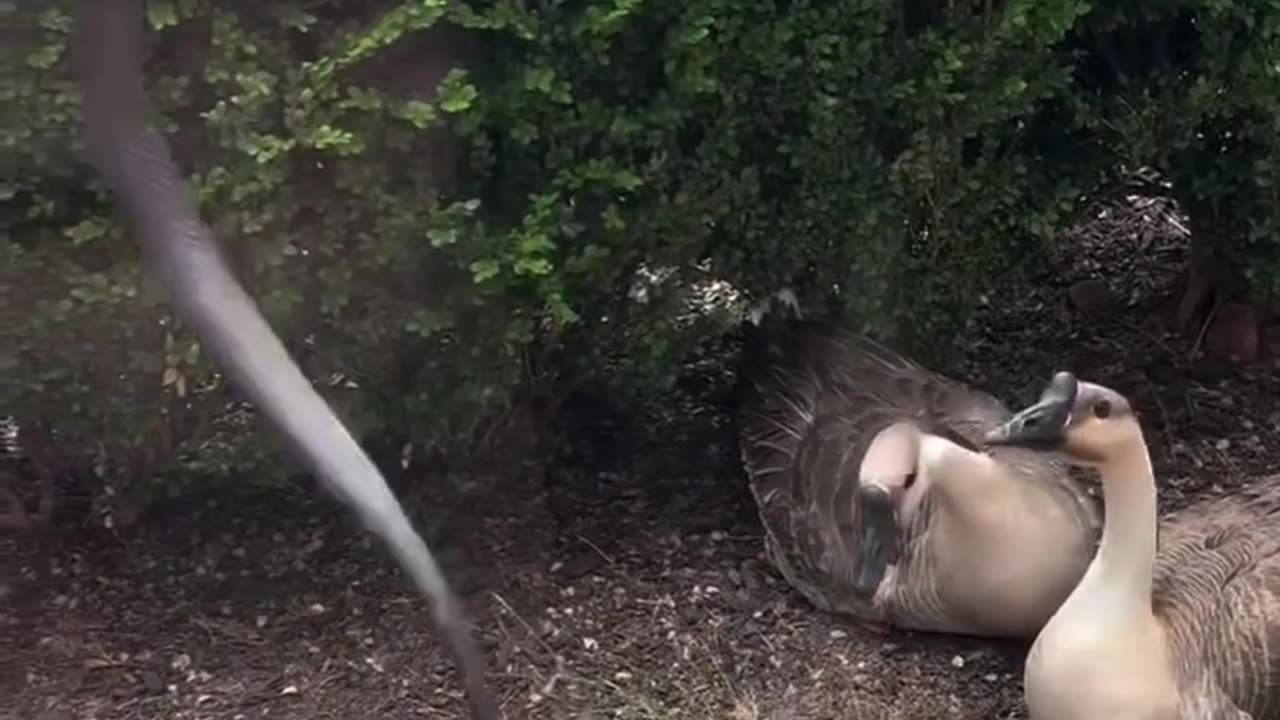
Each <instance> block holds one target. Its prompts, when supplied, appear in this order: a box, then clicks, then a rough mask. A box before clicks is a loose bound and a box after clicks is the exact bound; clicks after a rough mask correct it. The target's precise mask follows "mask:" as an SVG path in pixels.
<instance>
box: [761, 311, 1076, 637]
mask: <svg viewBox="0 0 1280 720" xmlns="http://www.w3.org/2000/svg"><path fill="white" fill-rule="evenodd" d="M752 320H753V321H757V322H758V321H759V316H758V315H757V316H756V317H754V318H752ZM772 325H774V327H771V328H769V329H768V330H765V329H757V330H755V331H752V330H750V329H749V333H748V343H747V347H746V350H745V352H744V366H743V373H742V377H741V382H742V390H743V395H742V405H741V408H740V423H741V436H740V443H741V451H742V457H743V462H744V465H745V467H746V471H747V474H748V476H749V479H750V485H751V491H752V494H753V495H754V497H755V501H756V504H757V507H758V510H759V513H760V517H761V519H762V521H763V524H764V527H765V533H766V541H765V544H766V552H767V555H768V557H769V560H770V562H771V563H772V564H773V565H774V566H775V567H776V568H777V569H778V570H779V572H780V573H781V574H782V575H783V576H784V577H785V578H786V580H787V581H788V582H789V583H790V584H791V585H792V586H793V587H794V588H795V589H797V590H798V591H799V592H800V593H801V594H803V595H804V596H805V597H806V598H808V600H809V601H810V602H811V603H813V604H814V605H816V606H817V607H819V608H821V609H823V610H825V611H828V612H834V613H840V614H845V615H848V616H852V617H853V618H854V619H856V620H859V621H861V622H862V624H864V625H869V626H871V627H872V629H877V630H880V631H884V630H886V629H887V627H888V626H897V627H901V628H907V629H915V630H925V631H935V632H950V633H960V634H968V635H979V636H988V637H1019V638H1028V639H1029V638H1030V637H1032V636H1034V635H1035V633H1036V632H1037V631H1038V630H1039V629H1040V627H1041V626H1042V625H1043V624H1044V622H1045V621H1046V620H1048V618H1049V616H1050V615H1051V614H1052V613H1053V611H1054V609H1056V608H1057V606H1058V605H1059V604H1060V603H1061V602H1062V600H1063V599H1065V598H1066V596H1067V593H1069V592H1070V591H1071V588H1073V587H1074V586H1075V584H1076V582H1077V581H1078V580H1079V579H1080V576H1081V574H1083V572H1084V569H1085V567H1086V566H1087V565H1088V563H1089V559H1090V557H1091V556H1092V553H1093V549H1094V547H1095V545H1096V542H1097V538H1098V536H1099V533H1100V531H1101V507H1100V504H1099V503H1098V502H1097V501H1096V500H1094V499H1093V498H1091V497H1090V496H1089V495H1088V494H1087V493H1086V492H1085V490H1084V487H1083V486H1082V485H1080V484H1079V483H1078V482H1077V481H1076V480H1074V479H1073V478H1072V477H1071V476H1070V475H1069V473H1068V470H1067V467H1066V465H1065V464H1063V463H1061V462H1058V461H1056V460H1053V459H1051V458H1046V457H1044V456H1042V455H1038V454H1036V453H1035V452H1034V451H1028V450H1024V449H1019V448H1003V449H999V450H996V451H994V452H992V453H991V454H990V455H987V454H983V453H981V452H979V451H978V450H977V447H978V443H979V442H981V439H982V437H983V435H984V434H985V433H986V432H987V431H989V430H991V429H992V428H994V427H996V426H997V425H998V424H999V423H1000V422H1003V421H1005V420H1007V419H1008V418H1009V417H1010V416H1011V412H1010V411H1009V410H1008V409H1007V408H1005V406H1004V405H1002V404H1001V403H1000V402H999V401H998V400H996V399H995V398H994V397H992V396H990V395H988V394H986V393H983V392H980V391H977V390H973V389H970V388H968V387H965V386H964V385H962V384H960V383H958V382H955V381H952V380H949V379H947V378H945V377H942V376H940V375H937V374H935V373H933V372H931V371H929V370H926V369H925V368H923V367H921V366H919V365H917V364H915V363H913V362H911V361H909V360H907V359H906V358H903V357H901V356H900V355H898V354H895V353H893V352H891V351H889V350H887V349H886V348H884V347H881V346H880V345H878V344H876V343H873V342H872V341H870V340H868V339H867V338H865V337H862V336H859V335H856V334H854V333H851V332H846V331H842V330H839V329H836V328H834V327H831V326H830V325H827V324H825V323H819V322H813V321H806V320H801V319H795V318H786V319H784V320H782V321H781V322H774V323H772Z"/></svg>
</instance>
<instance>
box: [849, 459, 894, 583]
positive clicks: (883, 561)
mask: <svg viewBox="0 0 1280 720" xmlns="http://www.w3.org/2000/svg"><path fill="white" fill-rule="evenodd" d="M857 502H858V515H859V519H860V521H861V530H862V533H861V537H860V538H859V542H858V570H857V575H856V576H855V577H854V580H853V590H854V592H855V593H857V594H858V595H859V596H860V597H863V598H870V597H872V596H874V595H875V593H876V590H877V589H878V588H879V587H880V581H881V580H883V579H884V575H885V572H886V571H887V570H888V568H889V565H890V564H891V563H893V562H894V561H895V560H896V559H897V558H896V550H897V546H898V523H897V517H896V513H895V511H894V502H895V498H894V495H893V493H892V492H890V490H889V489H888V488H886V487H884V486H883V485H879V484H870V483H869V484H866V485H863V486H862V487H860V488H858V496H857Z"/></svg>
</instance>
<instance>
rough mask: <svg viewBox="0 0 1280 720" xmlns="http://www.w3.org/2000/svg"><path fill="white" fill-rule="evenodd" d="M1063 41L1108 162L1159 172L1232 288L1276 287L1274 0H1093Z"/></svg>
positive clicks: (1082, 119)
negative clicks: (1102, 0)
mask: <svg viewBox="0 0 1280 720" xmlns="http://www.w3.org/2000/svg"><path fill="white" fill-rule="evenodd" d="M1070 47H1071V49H1072V50H1073V51H1074V52H1075V53H1076V54H1077V55H1078V57H1079V58H1080V62H1079V64H1078V68H1077V71H1076V74H1075V80H1074V85H1075V87H1076V88H1077V90H1076V91H1075V93H1074V94H1073V101H1074V102H1075V104H1076V114H1075V117H1076V118H1077V120H1078V122H1079V124H1080V126H1081V127H1082V128H1086V129H1087V131H1088V133H1089V135H1090V136H1091V137H1092V138H1093V139H1094V142H1096V143H1097V144H1099V145H1100V146H1102V147H1103V148H1104V152H1103V157H1106V158H1107V159H1108V161H1109V162H1110V163H1111V168H1113V169H1119V170H1135V169H1139V168H1150V169H1153V170H1155V171H1156V172H1157V173H1158V175H1159V176H1160V177H1161V178H1162V179H1163V180H1164V181H1165V182H1167V184H1168V187H1167V189H1164V190H1159V189H1157V191H1158V192H1164V193H1165V194H1167V195H1169V196H1172V197H1173V198H1174V199H1176V200H1177V201H1178V202H1179V204H1180V205H1181V206H1182V207H1183V209H1184V210H1185V211H1186V212H1187V213H1188V216H1189V218H1190V221H1191V228H1192V235H1193V238H1195V242H1196V243H1197V244H1198V245H1201V246H1202V247H1203V249H1204V250H1205V251H1206V252H1208V253H1210V254H1213V255H1217V256H1218V262H1219V264H1220V265H1221V266H1222V267H1221V268H1220V270H1221V271H1223V272H1224V277H1225V278H1226V279H1227V280H1228V281H1230V282H1231V283H1232V284H1233V285H1234V287H1233V288H1230V290H1234V291H1235V292H1239V293H1246V294H1248V293H1252V294H1258V295H1272V296H1274V295H1275V293H1277V292H1278V291H1280V273H1277V270H1278V269H1280V264H1278V263H1280V246H1277V244H1276V236H1277V229H1278V228H1277V221H1278V220H1280V213H1278V212H1277V208H1280V204H1278V202H1277V201H1280V195H1277V192H1278V186H1277V181H1278V180H1280V177H1277V171H1278V169H1280V132H1277V131H1278V130H1280V3H1276V2H1251V1H1248V0H1240V1H1238V2H1234V1H1232V0H1176V1H1174V2H1164V1H1161V2H1154V1H1144V2H1136V3H1125V4H1123V5H1116V4H1099V5H1098V7H1097V8H1096V9H1095V10H1093V11H1092V12H1091V13H1090V14H1089V15H1088V16H1087V17H1086V18H1085V19H1084V21H1083V22H1081V23H1080V24H1079V25H1078V27H1077V28H1076V30H1075V31H1074V32H1073V34H1072V38H1071V41H1070ZM1149 189H1150V188H1148V190H1149Z"/></svg>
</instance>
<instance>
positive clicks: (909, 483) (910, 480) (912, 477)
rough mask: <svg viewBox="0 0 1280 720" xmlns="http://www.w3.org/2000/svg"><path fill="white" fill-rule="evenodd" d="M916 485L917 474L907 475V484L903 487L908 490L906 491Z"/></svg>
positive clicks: (903, 484)
mask: <svg viewBox="0 0 1280 720" xmlns="http://www.w3.org/2000/svg"><path fill="white" fill-rule="evenodd" d="M915 484H916V474H915V473H908V474H907V479H906V482H904V483H902V487H904V488H906V489H908V490H909V489H911V486H912V485H915Z"/></svg>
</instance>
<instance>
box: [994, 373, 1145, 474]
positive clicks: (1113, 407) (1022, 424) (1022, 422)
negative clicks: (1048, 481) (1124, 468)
mask: <svg viewBox="0 0 1280 720" xmlns="http://www.w3.org/2000/svg"><path fill="white" fill-rule="evenodd" d="M984 441H985V444H986V445H988V446H999V445H1006V446H1015V447H1025V448H1030V449H1033V450H1041V451H1045V452H1056V453H1058V454H1060V455H1062V456H1063V457H1064V458H1065V459H1066V460H1067V461H1068V462H1070V463H1072V464H1074V465H1079V466H1082V467H1099V466H1100V465H1103V464H1104V463H1106V462H1107V461H1108V460H1110V459H1111V458H1113V457H1115V456H1117V455H1118V454H1120V453H1122V452H1124V451H1125V450H1126V449H1128V448H1132V447H1134V445H1135V443H1136V444H1138V445H1141V444H1142V429H1141V426H1140V425H1139V423H1138V417H1137V414H1136V413H1135V412H1134V411H1133V407H1132V406H1131V405H1130V404H1129V401H1128V400H1126V399H1125V397H1124V396H1123V395H1121V394H1120V393H1118V392H1116V391H1114V390H1112V389H1110V388H1107V387H1103V386H1102V385H1097V384H1094V383H1091V382H1085V381H1082V380H1079V379H1078V378H1076V376H1075V375H1073V374H1072V373H1070V372H1067V371H1060V372H1058V373H1056V374H1055V375H1054V376H1053V379H1052V380H1051V381H1050V382H1049V385H1048V386H1047V387H1046V388H1045V389H1044V391H1043V392H1042V393H1040V400H1039V401H1038V402H1036V403H1035V404H1034V405H1031V406H1030V407H1027V408H1024V409H1023V410H1021V411H1019V412H1018V413H1016V414H1014V416H1013V417H1011V418H1009V419H1008V420H1006V421H1005V422H1004V423H1002V424H1000V425H999V426H997V427H995V428H994V429H992V430H991V431H989V432H988V433H987V434H986V436H985V438H984Z"/></svg>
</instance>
